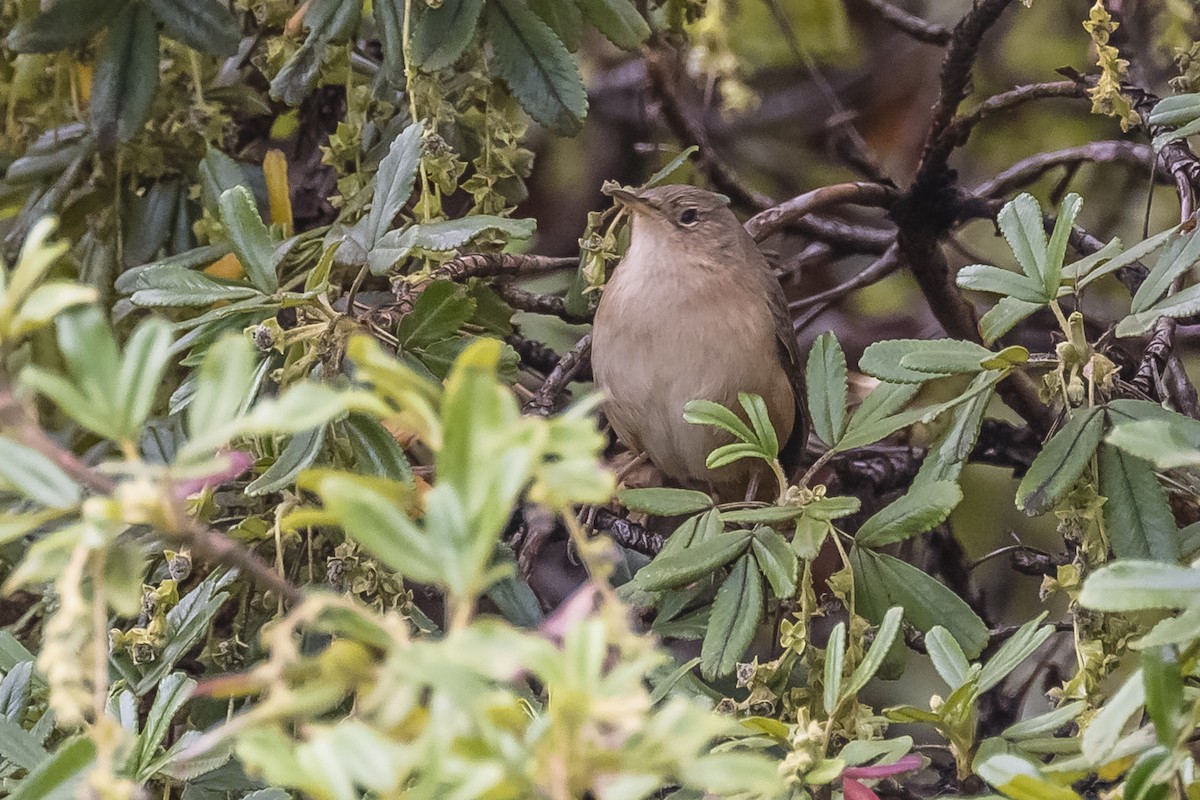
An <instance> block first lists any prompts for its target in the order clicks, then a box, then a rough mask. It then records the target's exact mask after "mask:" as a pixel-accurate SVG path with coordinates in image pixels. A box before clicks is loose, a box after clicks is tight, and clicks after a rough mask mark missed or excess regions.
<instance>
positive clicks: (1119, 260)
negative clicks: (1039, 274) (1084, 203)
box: [1063, 225, 1180, 289]
mask: <svg viewBox="0 0 1200 800" xmlns="http://www.w3.org/2000/svg"><path fill="white" fill-rule="evenodd" d="M1179 230H1180V227H1179V226H1178V225H1176V226H1175V227H1173V228H1168V229H1167V230H1165V231H1161V232H1159V233H1156V234H1154V235H1153V236H1151V237H1149V238H1148V239H1143V240H1142V241H1140V242H1138V243H1137V244H1135V245H1134V246H1133V247H1130V248H1129V249H1128V250H1125V251H1124V252H1117V253H1114V254H1112V256H1111V258H1110V259H1109V261H1108V262H1107V263H1105V264H1104V266H1102V267H1099V268H1097V269H1091V268H1090V267H1091V266H1094V265H1090V264H1089V261H1088V258H1085V259H1080V261H1079V262H1077V264H1078V265H1079V266H1077V265H1076V264H1072V265H1071V266H1070V267H1067V268H1066V269H1064V270H1063V274H1064V275H1065V276H1067V277H1068V278H1070V277H1077V278H1078V280H1077V281H1076V283H1075V286H1076V289H1082V288H1083V287H1085V286H1087V285H1088V284H1089V283H1091V282H1092V281H1094V280H1097V279H1099V278H1102V277H1104V276H1105V275H1108V274H1110V273H1113V272H1116V271H1117V270H1119V269H1122V268H1124V267H1127V266H1129V265H1130V264H1132V263H1134V262H1135V261H1141V260H1142V259H1143V258H1145V257H1146V256H1148V255H1150V254H1151V253H1153V252H1154V251H1155V250H1157V249H1158V248H1160V247H1162V246H1163V244H1165V243H1166V242H1167V241H1168V240H1169V239H1170V238H1171V237H1172V236H1174V235H1175V234H1176V233H1177V232H1178V231H1179ZM1114 241H1115V240H1114ZM1112 246H1113V242H1109V243H1108V244H1107V245H1105V246H1104V248H1103V250H1109V249H1110V248H1112ZM1118 250H1119V248H1118ZM1093 255H1096V254H1093ZM1089 258H1091V257H1089Z"/></svg>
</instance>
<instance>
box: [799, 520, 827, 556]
mask: <svg viewBox="0 0 1200 800" xmlns="http://www.w3.org/2000/svg"><path fill="white" fill-rule="evenodd" d="M832 532H833V526H832V525H831V524H830V523H829V520H824V519H815V518H813V517H811V516H808V515H805V516H803V517H800V518H799V519H797V520H796V528H795V531H794V532H793V534H792V549H793V550H794V551H795V552H796V555H798V556H799V557H800V558H803V559H804V560H805V561H812V560H814V559H815V558H816V557H817V556H818V555H820V554H821V545H823V544H825V539H826V537H828V536H829V535H830V534H831V533H832Z"/></svg>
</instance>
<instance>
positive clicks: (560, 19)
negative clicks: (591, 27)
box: [525, 0, 583, 53]
mask: <svg viewBox="0 0 1200 800" xmlns="http://www.w3.org/2000/svg"><path fill="white" fill-rule="evenodd" d="M525 2H526V3H527V4H528V5H529V9H530V10H531V11H533V13H535V14H537V15H538V17H539V18H540V19H541V20H542V22H544V23H546V24H547V25H549V26H550V30H552V31H554V35H555V36H557V37H558V38H559V40H560V41H561V42H562V43H563V44H564V45H565V46H566V48H567V50H569V51H571V52H572V53H574V52H576V51H577V50H579V42H580V40H581V39H582V38H583V12H582V11H581V10H580V8H579V6H578V5H576V3H575V2H572V0H567V2H562V0H525Z"/></svg>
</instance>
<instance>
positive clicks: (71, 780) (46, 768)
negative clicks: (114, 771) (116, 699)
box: [8, 736, 96, 800]
mask: <svg viewBox="0 0 1200 800" xmlns="http://www.w3.org/2000/svg"><path fill="white" fill-rule="evenodd" d="M95 761H96V745H95V743H94V742H93V741H92V740H91V738H90V737H87V736H78V737H75V738H72V739H68V740H66V741H65V742H63V743H62V744H60V745H59V747H58V749H57V750H56V751H55V752H54V755H53V756H51V757H50V758H47V759H45V760H43V761H42V762H41V763H40V764H38V765H37V767H35V768H34V769H32V770H30V771H29V773H28V774H27V775H26V776H25V777H24V779H22V780H21V782H20V784H19V785H18V786H17V787H16V788H15V789H14V790H13V791H12V793H11V794H9V795H8V800H48V798H58V797H69V796H71V794H72V791H73V788H74V787H76V786H78V785H79V784H80V783H82V782H83V780H84V779H85V778H86V776H87V772H88V768H89V767H90V766H91V765H92V764H93V763H94V762H95Z"/></svg>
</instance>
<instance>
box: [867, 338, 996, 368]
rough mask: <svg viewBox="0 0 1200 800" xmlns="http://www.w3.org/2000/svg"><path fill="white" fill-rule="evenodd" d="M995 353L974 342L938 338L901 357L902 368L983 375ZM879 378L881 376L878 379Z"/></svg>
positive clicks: (914, 346)
mask: <svg viewBox="0 0 1200 800" xmlns="http://www.w3.org/2000/svg"><path fill="white" fill-rule="evenodd" d="M995 355H996V354H995V353H993V352H992V351H991V350H988V349H987V348H986V347H982V346H980V345H977V344H975V343H974V342H967V341H962V340H959V339H934V340H931V341H927V342H922V343H921V344H920V345H919V346H918V345H915V344H914V345H912V346H911V347H910V349H909V351H908V352H906V353H904V354H903V355H901V356H900V366H901V367H902V368H903V369H905V370H915V371H916V372H921V373H931V374H933V375H948V374H960V373H967V374H970V373H973V372H979V371H981V370H982V369H983V366H982V365H981V364H982V362H984V361H988V360H990V359H992V358H994V357H995ZM877 377H878V376H877Z"/></svg>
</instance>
